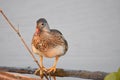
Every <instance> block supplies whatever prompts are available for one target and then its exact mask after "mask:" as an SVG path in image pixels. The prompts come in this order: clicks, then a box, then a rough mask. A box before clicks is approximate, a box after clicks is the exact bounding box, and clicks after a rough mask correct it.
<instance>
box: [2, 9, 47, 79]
mask: <svg viewBox="0 0 120 80" xmlns="http://www.w3.org/2000/svg"><path fill="white" fill-rule="evenodd" d="M0 12H1V14H2V15H3V17H4V18H5V20H6V21H7V22H8V23H9V25H10V27H11V28H12V29H13V30H14V31H15V32H16V33H17V34H18V36H19V38H20V40H21V41H22V43H23V45H24V47H25V48H26V49H27V50H28V52H29V53H30V55H31V56H32V58H33V59H34V61H35V62H36V64H37V65H38V66H39V68H40V69H41V70H42V68H41V66H40V64H39V63H38V61H37V59H36V58H35V56H34V55H33V53H32V51H31V50H30V49H29V47H28V46H27V44H26V43H25V41H24V39H23V37H22V36H21V34H20V32H19V30H17V29H16V28H15V27H14V26H13V25H12V23H11V22H10V20H9V19H8V18H7V17H6V15H5V14H4V12H3V11H2V9H0ZM43 72H44V76H45V77H46V79H47V80H48V77H47V76H46V74H47V73H46V72H45V71H43Z"/></svg>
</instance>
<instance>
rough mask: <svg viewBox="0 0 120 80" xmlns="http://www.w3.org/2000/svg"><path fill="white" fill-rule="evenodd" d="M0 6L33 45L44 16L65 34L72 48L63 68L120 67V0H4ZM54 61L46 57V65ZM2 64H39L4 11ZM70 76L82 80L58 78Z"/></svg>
mask: <svg viewBox="0 0 120 80" xmlns="http://www.w3.org/2000/svg"><path fill="white" fill-rule="evenodd" d="M0 8H2V10H3V11H4V12H5V14H6V15H7V17H8V18H9V19H10V20H11V22H12V23H13V24H14V25H15V26H16V28H18V27H17V26H19V30H20V32H21V34H22V36H23V37H24V39H25V41H26V42H27V44H28V45H29V47H30V48H31V39H32V36H33V33H34V31H35V26H36V20H38V19H39V18H41V17H42V18H43V17H44V18H46V19H47V21H48V23H49V25H50V27H51V28H55V29H58V30H60V31H61V32H62V33H63V34H64V36H65V38H66V39H67V41H68V43H69V51H68V52H67V54H66V55H65V56H63V57H61V58H60V60H59V62H58V64H57V67H59V68H64V69H76V70H80V69H81V70H90V71H105V72H113V71H117V69H118V68H119V67H120V1H119V0H0ZM36 57H37V59H39V57H38V56H36ZM53 61H54V59H46V58H45V59H44V65H45V66H46V67H50V66H51V65H52V64H53ZM0 66H13V67H28V66H30V67H34V68H35V67H38V66H37V65H36V63H35V62H34V61H33V59H32V57H31V55H30V54H29V53H28V51H27V50H26V49H25V48H24V47H23V44H22V43H21V41H20V40H19V38H18V36H17V34H16V33H15V32H14V31H12V29H11V28H10V27H9V25H8V24H7V23H6V21H5V19H4V18H3V16H2V15H1V14H0ZM66 79H69V80H73V79H74V80H80V79H78V78H58V80H66ZM81 80H82V79H81Z"/></svg>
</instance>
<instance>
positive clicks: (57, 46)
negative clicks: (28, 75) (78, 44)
mask: <svg viewBox="0 0 120 80" xmlns="http://www.w3.org/2000/svg"><path fill="white" fill-rule="evenodd" d="M31 45H32V51H33V53H35V54H37V55H38V56H39V58H40V61H39V64H40V67H41V68H42V69H43V70H45V71H47V72H48V73H51V72H52V73H54V72H55V71H56V65H57V63H58V60H59V58H60V57H61V56H63V55H65V54H66V52H67V50H68V42H67V41H66V39H65V38H64V36H63V34H62V33H61V32H60V31H59V30H57V29H50V27H49V24H48V22H47V20H46V19H45V18H40V19H38V20H37V21H36V29H35V33H34V35H33V38H32V43H31ZM44 57H46V58H55V60H54V63H53V66H52V67H50V68H48V69H46V68H45V67H44V65H43V58H44Z"/></svg>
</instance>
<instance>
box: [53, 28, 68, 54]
mask: <svg viewBox="0 0 120 80" xmlns="http://www.w3.org/2000/svg"><path fill="white" fill-rule="evenodd" d="M51 34H52V35H54V37H55V38H57V39H59V40H60V42H61V43H62V46H64V47H65V53H66V51H67V50H68V43H67V41H66V39H65V38H64V36H63V34H62V33H61V32H60V31H59V30H56V29H51ZM58 42H59V41H58Z"/></svg>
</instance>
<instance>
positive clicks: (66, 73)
mask: <svg viewBox="0 0 120 80" xmlns="http://www.w3.org/2000/svg"><path fill="white" fill-rule="evenodd" d="M36 69H37V68H29V67H28V68H16V67H0V71H6V72H15V73H21V74H33V73H34V72H35V70H36ZM107 74H108V73H106V72H101V71H95V72H92V71H86V70H66V69H60V68H57V70H56V72H55V73H53V74H51V76H56V77H76V78H84V79H93V80H104V77H105V76H106V75H107ZM37 75H38V76H39V73H37Z"/></svg>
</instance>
